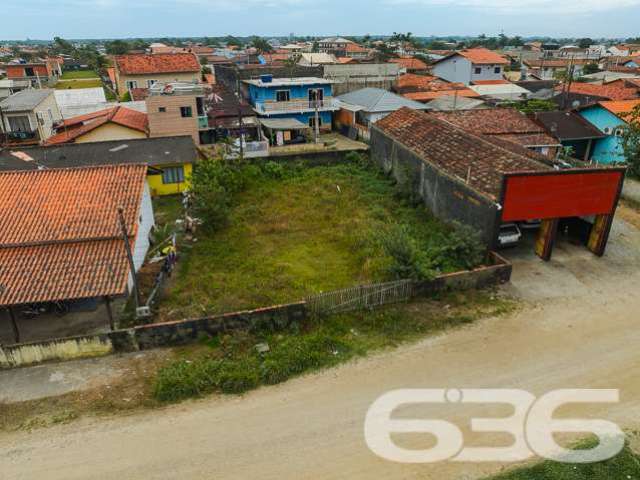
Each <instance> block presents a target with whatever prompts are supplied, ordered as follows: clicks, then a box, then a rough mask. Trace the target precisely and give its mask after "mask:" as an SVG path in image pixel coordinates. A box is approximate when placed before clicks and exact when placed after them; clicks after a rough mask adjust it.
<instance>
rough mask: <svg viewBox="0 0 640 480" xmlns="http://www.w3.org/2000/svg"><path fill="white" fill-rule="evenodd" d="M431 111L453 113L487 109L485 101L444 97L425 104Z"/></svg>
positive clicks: (452, 96)
mask: <svg viewBox="0 0 640 480" xmlns="http://www.w3.org/2000/svg"><path fill="white" fill-rule="evenodd" d="M425 105H426V106H427V108H428V109H429V110H430V111H437V112H451V111H457V110H474V109H476V108H486V103H485V102H484V100H481V99H479V98H469V97H460V96H457V95H442V96H440V97H438V98H436V99H434V100H431V101H429V102H427V103H426V104H425Z"/></svg>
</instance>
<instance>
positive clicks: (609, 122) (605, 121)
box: [578, 99, 640, 164]
mask: <svg viewBox="0 0 640 480" xmlns="http://www.w3.org/2000/svg"><path fill="white" fill-rule="evenodd" d="M638 105H640V99H639V100H621V101H606V102H598V103H596V104H594V105H591V106H588V107H585V108H583V109H581V110H580V111H579V112H578V113H580V115H581V116H582V117H583V118H585V119H586V120H587V121H589V122H590V123H592V124H593V125H595V126H596V127H597V128H598V130H600V131H601V132H602V133H603V134H605V135H606V136H605V137H604V138H601V139H598V140H596V141H595V143H594V145H593V152H592V154H591V159H592V160H593V161H594V162H597V163H604V164H612V163H622V162H624V161H625V158H624V152H623V151H622V139H621V138H620V137H621V136H622V127H624V126H625V125H627V123H626V121H625V120H624V118H625V116H626V114H628V113H629V112H631V110H633V109H634V108H635V107H636V106H638Z"/></svg>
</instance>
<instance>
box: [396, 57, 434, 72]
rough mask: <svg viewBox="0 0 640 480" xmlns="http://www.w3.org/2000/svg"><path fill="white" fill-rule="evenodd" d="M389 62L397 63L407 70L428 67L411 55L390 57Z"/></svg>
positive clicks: (425, 68)
mask: <svg viewBox="0 0 640 480" xmlns="http://www.w3.org/2000/svg"><path fill="white" fill-rule="evenodd" d="M389 63H397V64H398V65H400V66H401V67H402V68H406V69H407V70H427V69H428V68H429V67H428V66H427V64H426V63H424V62H423V61H422V60H420V59H419V58H413V57H400V58H391V59H389Z"/></svg>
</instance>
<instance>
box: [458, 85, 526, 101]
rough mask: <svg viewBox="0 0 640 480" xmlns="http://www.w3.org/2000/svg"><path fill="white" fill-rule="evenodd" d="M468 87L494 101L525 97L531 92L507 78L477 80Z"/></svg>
mask: <svg viewBox="0 0 640 480" xmlns="http://www.w3.org/2000/svg"><path fill="white" fill-rule="evenodd" d="M469 88H470V89H471V90H473V91H474V92H476V93H477V94H478V95H479V96H481V97H483V98H485V99H486V100H492V101H493V102H494V103H502V102H505V101H507V102H509V101H514V100H522V99H526V98H528V97H529V95H531V92H530V91H529V90H527V89H526V88H523V87H521V86H519V85H516V84H515V83H511V82H509V81H507V80H477V81H475V82H473V84H472V85H469Z"/></svg>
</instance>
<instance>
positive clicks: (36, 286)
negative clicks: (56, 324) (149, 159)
mask: <svg viewBox="0 0 640 480" xmlns="http://www.w3.org/2000/svg"><path fill="white" fill-rule="evenodd" d="M146 170H147V167H146V165H118V166H105V167H87V168H73V169H52V170H30V171H20V172H6V173H0V265H1V267H0V286H2V288H0V305H16V304H23V303H36V302H47V301H54V300H63V299H77V298H90V297H97V296H103V295H119V294H122V293H124V292H125V289H126V284H127V279H128V265H127V258H126V253H125V248H124V241H123V239H122V234H121V231H120V227H119V223H118V210H117V209H118V207H122V208H123V210H124V212H123V213H124V219H125V225H126V228H127V233H128V234H129V242H130V243H131V244H133V243H134V241H135V238H136V235H137V225H138V216H139V214H140V212H139V209H140V204H141V200H142V193H143V189H144V184H145V175H146Z"/></svg>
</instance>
